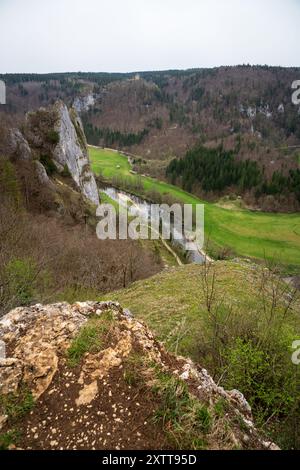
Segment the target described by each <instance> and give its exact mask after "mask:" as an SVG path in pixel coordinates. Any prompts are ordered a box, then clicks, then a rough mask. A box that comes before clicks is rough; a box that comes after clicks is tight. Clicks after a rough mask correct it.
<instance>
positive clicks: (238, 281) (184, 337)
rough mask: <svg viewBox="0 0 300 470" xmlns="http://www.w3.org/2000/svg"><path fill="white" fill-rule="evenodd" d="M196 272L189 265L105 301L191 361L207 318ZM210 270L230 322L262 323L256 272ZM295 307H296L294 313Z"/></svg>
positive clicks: (242, 267)
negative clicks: (118, 306)
mask: <svg viewBox="0 0 300 470" xmlns="http://www.w3.org/2000/svg"><path fill="white" fill-rule="evenodd" d="M201 269H202V268H201V266H199V265H195V264H190V265H185V266H181V267H176V269H169V270H168V271H164V272H162V273H160V274H157V275H155V276H153V277H151V278H150V279H146V280H142V281H138V282H135V283H134V284H132V285H131V286H130V287H129V288H128V289H122V290H120V291H117V292H110V293H109V294H108V295H107V296H106V297H105V298H106V299H110V300H117V301H118V302H120V303H121V305H122V306H123V307H128V308H129V309H130V310H131V312H132V313H133V314H134V316H135V317H136V318H139V319H141V320H143V321H145V322H146V324H147V325H148V326H149V327H150V328H151V329H152V331H154V332H155V334H156V335H157V337H158V338H159V339H160V340H161V341H163V342H164V343H166V345H167V347H168V348H169V349H170V350H171V351H176V352H178V353H180V354H183V355H186V356H190V357H192V358H193V359H195V360H196V361H197V360H198V359H199V350H198V345H199V344H201V342H203V341H204V339H203V338H204V337H205V324H206V318H207V310H206V307H205V300H204V292H203V289H202V281H201ZM215 270H216V271H215V272H216V285H215V292H216V295H217V298H218V299H223V302H224V304H225V305H227V306H229V305H230V306H231V308H233V314H232V315H233V318H234V316H235V315H236V316H237V320H236V323H237V324H238V322H239V321H242V319H243V318H246V319H249V321H250V320H251V319H252V320H253V325H254V326H255V325H257V323H258V319H257V318H261V319H262V315H263V308H262V299H259V298H258V292H259V288H260V285H261V273H260V271H259V270H258V269H256V270H253V269H252V266H251V264H249V265H248V264H247V263H245V264H241V263H235V262H231V261H222V262H221V261H219V262H217V263H215ZM298 308H299V303H298V306H297V307H295V308H294V310H295V311H296V310H297V309H298ZM257 316H258V317H257ZM292 317H293V316H291V318H290V320H291V322H292V323H293V321H295V322H296V323H295V325H297V326H296V328H297V330H298V331H299V317H298V315H297V316H296V317H295V316H294V320H292ZM233 323H234V321H233ZM254 326H253V328H254ZM202 336H203V337H202ZM200 339H201V340H200Z"/></svg>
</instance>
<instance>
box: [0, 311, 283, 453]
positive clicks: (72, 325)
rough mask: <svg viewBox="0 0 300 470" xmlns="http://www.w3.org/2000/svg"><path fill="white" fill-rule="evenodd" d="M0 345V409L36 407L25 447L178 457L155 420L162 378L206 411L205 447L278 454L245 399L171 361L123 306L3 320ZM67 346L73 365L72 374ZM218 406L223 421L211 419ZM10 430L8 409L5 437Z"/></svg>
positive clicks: (25, 429) (24, 429)
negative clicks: (28, 400) (0, 354)
mask: <svg viewBox="0 0 300 470" xmlns="http://www.w3.org/2000/svg"><path fill="white" fill-rule="evenodd" d="M80 335H81V336H80ZM74 338H77V340H75V346H76V347H74ZM78 338H79V339H78ZM0 339H1V340H2V341H4V343H5V346H6V351H7V357H6V358H2V359H1V360H0V396H2V400H1V401H0V403H2V404H3V403H5V399H3V397H4V398H5V396H10V395H11V394H15V395H17V394H18V393H19V391H20V390H24V389H26V390H27V391H28V390H29V391H30V393H31V394H32V396H33V398H34V400H35V405H34V408H33V409H32V411H31V412H30V413H29V414H27V416H25V417H24V416H23V417H22V420H21V421H20V422H18V423H17V425H18V427H19V430H20V431H21V435H22V436H23V437H22V439H21V441H20V442H19V443H18V445H19V447H20V448H23V449H48V448H49V449H77V448H83V449H102V448H104V449H105V448H115V449H126V448H127V449H128V448H147V449H148V448H161V449H164V448H172V446H171V444H170V442H169V441H168V440H167V434H166V433H165V431H164V429H163V426H162V425H159V424H155V422H154V421H153V419H151V416H152V415H153V416H154V415H155V413H156V412H157V407H158V406H159V400H160V399H161V398H159V395H154V392H153V390H157V383H158V382H157V381H158V380H162V383H163V386H162V387H165V385H164V384H165V382H164V380H165V379H164V377H169V379H170V380H171V381H172V380H175V381H179V383H181V382H182V384H184V383H185V384H186V386H187V390H188V391H189V394H190V395H191V396H192V397H193V400H194V402H193V403H201V404H205V407H207V409H208V410H209V413H210V414H211V416H212V421H211V422H212V425H211V428H210V430H209V432H207V433H206V434H205V442H206V445H207V447H208V448H217V449H220V448H225V449H232V448H259V449H264V448H276V446H275V445H274V444H272V443H267V442H264V441H263V439H261V437H260V436H259V434H258V433H257V431H256V429H255V427H254V425H253V422H252V417H251V409H250V406H249V404H248V403H247V401H246V400H245V398H244V397H243V395H242V394H241V393H240V392H238V391H236V390H233V391H231V392H227V391H225V390H224V389H223V388H221V387H219V386H218V385H216V383H215V382H214V381H213V379H212V378H211V377H210V375H209V374H208V373H207V371H206V370H205V369H201V368H199V367H197V366H196V365H195V364H194V363H193V362H192V361H191V360H188V359H186V358H183V357H179V356H173V355H171V354H169V353H167V351H166V350H165V348H164V347H163V345H162V344H161V343H159V342H157V341H156V339H155V338H154V336H153V335H152V333H151V332H150V331H149V329H148V328H147V327H146V326H145V324H144V323H142V322H140V321H138V320H135V319H134V318H132V316H131V314H130V312H129V311H128V310H127V309H122V308H121V307H120V305H119V304H118V303H117V302H84V303H79V302H78V303H75V304H74V305H69V304H67V303H59V304H53V305H46V306H42V305H35V306H33V307H21V308H17V309H15V310H13V311H11V312H10V313H9V314H7V315H6V316H5V317H3V318H2V319H1V320H0ZM95 339H97V341H95ZM76 341H77V342H76ZM70 345H72V347H71V350H72V348H73V353H74V354H73V356H72V357H73V358H74V357H75V359H77V361H76V362H75V364H72V365H71V364H70V363H69V362H68V361H69V360H70V354H69V353H68V351H70V349H69V348H70ZM161 377H162V379H161ZM172 378H173V379H172ZM183 390H184V389H183ZM15 395H14V396H15ZM178 399H179V398H178ZM220 401H222V403H223V405H222V406H223V407H224V410H226V411H225V412H224V414H223V415H222V417H220V416H219V414H218V415H217V414H214V413H215V412H214V410H215V408H216V404H217V403H220ZM0 406H1V405H0ZM201 406H202V405H201ZM205 409H206V408H205ZM207 413H208V412H207ZM13 425H14V428H15V427H16V422H14V423H13ZM10 426H11V418H10V416H9V413H8V412H7V410H6V409H5V406H3V408H2V410H1V409H0V428H1V427H2V432H7V431H9V430H10ZM199 433H200V434H201V429H200V430H199ZM0 434H1V432H0ZM200 434H199V439H200ZM0 437H1V436H0ZM199 442H200V440H199Z"/></svg>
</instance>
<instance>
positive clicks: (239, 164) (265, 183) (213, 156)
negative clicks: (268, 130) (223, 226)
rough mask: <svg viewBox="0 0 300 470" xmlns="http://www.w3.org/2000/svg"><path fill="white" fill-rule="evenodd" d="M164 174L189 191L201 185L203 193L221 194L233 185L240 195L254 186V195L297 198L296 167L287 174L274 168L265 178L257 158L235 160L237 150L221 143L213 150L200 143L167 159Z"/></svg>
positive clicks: (299, 184)
mask: <svg viewBox="0 0 300 470" xmlns="http://www.w3.org/2000/svg"><path fill="white" fill-rule="evenodd" d="M166 175H167V178H168V179H169V181H171V183H172V184H180V186H182V187H183V188H184V189H185V190H187V191H189V192H191V191H193V190H195V189H197V188H199V187H200V188H201V189H202V190H203V191H205V192H210V191H214V192H219V193H221V192H222V191H224V190H228V189H229V188H230V187H234V188H235V191H237V192H238V193H239V194H243V193H244V192H245V191H246V190H251V189H254V190H255V195H256V197H259V196H261V195H264V194H265V195H278V194H282V193H294V195H295V196H296V198H297V199H298V201H300V170H299V169H296V170H290V171H289V172H288V174H286V175H285V174H284V173H283V171H278V170H277V171H274V173H273V175H272V177H271V179H270V180H268V179H267V178H266V176H265V172H264V168H261V167H260V166H259V164H258V163H257V162H256V161H251V160H249V159H248V160H244V161H241V160H238V159H237V151H235V150H232V151H226V150H224V148H223V146H222V145H221V146H219V147H217V148H213V149H211V148H205V147H203V146H201V145H200V146H197V147H195V148H194V149H192V150H189V151H188V152H187V154H186V156H185V158H180V159H177V158H175V159H173V160H172V161H171V162H170V164H169V165H168V167H167V169H166Z"/></svg>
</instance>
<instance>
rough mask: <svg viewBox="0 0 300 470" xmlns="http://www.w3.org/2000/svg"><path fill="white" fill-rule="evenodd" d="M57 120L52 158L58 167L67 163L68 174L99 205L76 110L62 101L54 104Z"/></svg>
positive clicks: (88, 197) (85, 194)
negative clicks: (69, 109)
mask: <svg viewBox="0 0 300 470" xmlns="http://www.w3.org/2000/svg"><path fill="white" fill-rule="evenodd" d="M55 106H56V111H57V113H58V122H57V125H56V131H57V132H58V134H59V143H58V144H57V146H56V147H55V150H54V154H53V160H54V162H55V163H56V164H57V167H58V168H59V169H63V167H64V166H65V165H67V167H68V169H69V171H70V174H71V176H72V178H73V179H74V181H75V182H76V184H77V185H78V187H79V189H80V190H81V192H82V193H83V194H84V196H86V198H87V199H89V200H90V201H91V202H92V203H93V204H95V205H99V195H98V189H97V185H96V181H95V178H94V175H93V173H92V171H91V168H90V161H89V157H88V151H87V144H86V139H85V135H84V131H83V127H82V123H81V120H80V118H79V117H78V115H77V113H76V111H75V110H74V109H72V110H71V111H70V112H69V111H68V108H67V107H66V105H65V104H64V103H63V102H58V103H57V104H56V105H55Z"/></svg>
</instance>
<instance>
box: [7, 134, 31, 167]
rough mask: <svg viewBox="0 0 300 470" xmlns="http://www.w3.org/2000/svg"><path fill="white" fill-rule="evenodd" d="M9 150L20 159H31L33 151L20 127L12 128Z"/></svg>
mask: <svg viewBox="0 0 300 470" xmlns="http://www.w3.org/2000/svg"><path fill="white" fill-rule="evenodd" d="M9 150H10V153H11V155H12V156H14V157H15V158H17V159H20V160H31V158H32V152H31V149H30V146H29V144H28V142H27V140H26V139H25V138H24V136H23V134H22V133H21V131H20V130H19V129H11V131H10V135H9Z"/></svg>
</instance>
